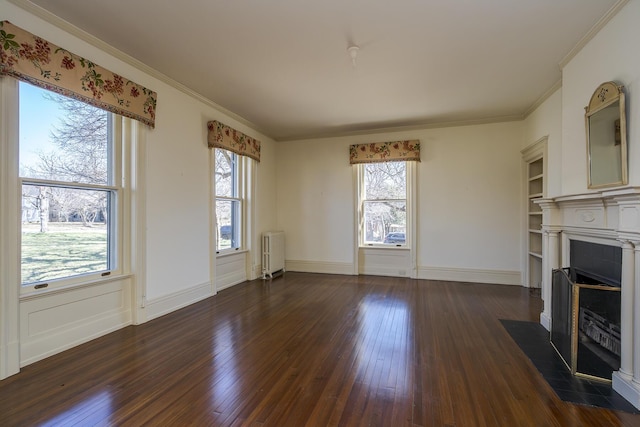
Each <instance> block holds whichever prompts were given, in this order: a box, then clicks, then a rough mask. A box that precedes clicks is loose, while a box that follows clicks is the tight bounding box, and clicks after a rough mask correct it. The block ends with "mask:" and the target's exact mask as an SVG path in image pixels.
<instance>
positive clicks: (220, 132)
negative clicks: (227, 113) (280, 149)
mask: <svg viewBox="0 0 640 427" xmlns="http://www.w3.org/2000/svg"><path fill="white" fill-rule="evenodd" d="M207 129H208V130H209V132H208V134H207V143H208V145H209V148H222V149H225V150H229V151H232V152H234V153H236V154H240V155H241V156H248V157H251V158H252V159H254V160H256V161H258V162H259V161H260V141H258V140H257V139H255V138H251V137H250V136H247V135H245V134H244V133H242V132H240V131H237V130H235V129H234V128H232V127H230V126H227V125H225V124H224V123H220V122H219V121H217V120H212V121H210V122H208V123H207Z"/></svg>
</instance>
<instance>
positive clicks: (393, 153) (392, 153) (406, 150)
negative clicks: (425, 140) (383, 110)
mask: <svg viewBox="0 0 640 427" xmlns="http://www.w3.org/2000/svg"><path fill="white" fill-rule="evenodd" d="M397 161H417V162H419V161H420V141H419V140H417V139H412V140H407V141H393V142H375V143H369V144H354V145H352V146H350V147H349V163H351V164H352V165H354V164H357V163H376V162H397Z"/></svg>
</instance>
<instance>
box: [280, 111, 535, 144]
mask: <svg viewBox="0 0 640 427" xmlns="http://www.w3.org/2000/svg"><path fill="white" fill-rule="evenodd" d="M520 120H524V115H522V114H512V115H508V116H496V117H488V118H485V119H474V120H456V121H450V122H428V123H427V122H424V123H415V124H411V125H406V126H387V127H378V128H363V129H357V130H344V131H340V130H337V131H334V132H331V131H330V132H318V133H312V134H304V135H294V136H286V137H281V138H277V139H275V140H276V141H277V142H291V141H304V140H310V139H324V138H339V137H345V136H359V135H371V134H377V133H389V132H405V131H416V130H424V129H440V128H448V127H462V126H475V125H486V124H493V123H505V122H517V121H520Z"/></svg>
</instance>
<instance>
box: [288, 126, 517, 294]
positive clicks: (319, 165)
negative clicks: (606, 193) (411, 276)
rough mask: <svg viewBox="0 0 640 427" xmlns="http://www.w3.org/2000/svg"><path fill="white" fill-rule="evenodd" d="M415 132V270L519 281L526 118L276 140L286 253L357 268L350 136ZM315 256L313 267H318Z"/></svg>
mask: <svg viewBox="0 0 640 427" xmlns="http://www.w3.org/2000/svg"><path fill="white" fill-rule="evenodd" d="M402 139H420V141H421V150H422V162H421V163H420V164H419V166H418V171H417V175H418V178H417V179H418V184H417V187H418V209H417V210H418V218H417V232H418V233H417V236H418V242H417V245H418V246H417V259H418V270H419V272H418V273H419V276H420V277H429V278H444V279H447V278H448V279H452V280H460V279H462V280H471V279H472V277H473V278H477V279H478V280H479V281H483V278H484V279H486V281H490V282H500V283H512V284H515V283H517V284H520V283H519V281H520V265H519V264H520V261H519V251H518V250H516V248H520V247H521V241H520V240H521V237H520V234H521V233H520V222H521V218H520V217H521V200H520V197H521V182H520V148H521V139H522V123H521V122H510V123H499V124H488V125H477V126H462V127H450V128H440V129H422V130H416V131H402V132H386V133H378V134H370V135H358V136H352V137H337V138H323V139H311V140H305V141H292V142H286V143H285V142H282V143H279V144H278V153H279V156H278V160H277V168H278V172H277V183H278V227H279V228H281V229H283V230H284V231H285V233H286V236H287V245H286V259H287V261H288V262H289V261H292V260H293V261H299V260H302V261H306V264H301V263H293V264H294V265H296V266H302V267H304V268H303V269H304V270H305V271H327V270H331V268H332V267H333V268H334V269H335V270H333V272H341V273H349V272H350V273H353V272H354V271H356V270H354V267H353V263H354V243H355V221H354V208H355V205H354V187H353V185H354V183H353V175H352V167H351V166H350V165H349V154H348V153H349V150H348V147H349V145H350V144H356V143H364V142H380V141H393V140H402ZM314 263H318V264H319V265H314Z"/></svg>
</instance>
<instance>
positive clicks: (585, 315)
mask: <svg viewBox="0 0 640 427" xmlns="http://www.w3.org/2000/svg"><path fill="white" fill-rule="evenodd" d="M535 203H536V204H538V205H540V207H541V209H542V217H543V219H542V299H543V301H544V307H543V312H542V313H541V315H540V323H541V324H542V325H543V326H544V327H545V328H547V330H549V331H552V329H555V328H556V327H558V328H560V330H556V331H552V333H553V334H555V336H556V338H562V333H563V332H562V331H563V329H562V325H563V323H564V324H565V326H564V327H565V329H564V334H565V335H566V336H567V337H569V338H567V340H566V341H565V342H562V341H561V340H560V341H558V343H557V344H556V347H557V348H558V350H559V352H562V351H563V350H564V353H565V354H569V355H568V356H565V360H567V362H568V365H569V366H572V362H573V360H572V354H571V351H570V350H568V351H567V345H568V346H569V348H570V346H571V344H572V340H573V339H574V338H573V337H576V338H575V340H576V342H577V344H575V346H576V347H577V348H578V349H582V348H583V347H586V348H588V349H589V351H590V352H591V353H595V354H598V355H599V359H600V362H602V361H603V360H604V362H603V363H604V365H601V366H605V365H607V367H606V370H607V371H608V372H611V371H613V372H612V374H611V376H610V378H611V380H612V387H613V389H614V390H615V391H617V392H618V393H620V394H621V395H622V396H623V397H624V398H625V399H627V400H628V401H629V402H630V403H631V404H633V405H634V406H635V407H636V408H638V409H640V187H624V188H613V189H606V190H602V191H592V192H589V193H583V194H571V195H563V196H559V197H554V198H544V199H539V200H536V202H535ZM590 244H595V246H591V245H590ZM582 246H586V247H587V252H590V251H591V255H589V254H587V256H586V257H578V258H577V259H576V252H578V253H579V252H580V250H581V247H582ZM582 249H584V248H582ZM612 266H615V268H613V269H608V267H612ZM561 267H567V268H568V269H566V270H563V269H561ZM560 272H563V273H560ZM562 274H566V276H564V278H563V277H562ZM557 276H560V278H558V277H557ZM554 277H555V279H556V280H555V281H556V283H561V282H563V281H564V286H563V288H564V293H565V300H564V301H565V308H564V310H565V311H564V314H563V313H562V312H560V313H558V312H556V309H559V308H561V307H562V304H559V303H556V304H559V305H556V307H555V308H554V309H553V310H552V302H553V301H552V300H553V299H554V298H555V296H554V292H553V287H554V285H553V282H554V280H553V279H554ZM559 286H560V285H559ZM616 288H619V291H618V289H616ZM576 295H577V298H576ZM575 300H577V301H578V303H577V304H576V305H575V306H574V304H573V302H574V301H575ZM567 304H568V305H567ZM580 306H582V308H581V307H580ZM574 307H575V310H574ZM618 307H619V308H618ZM574 313H575V314H574ZM612 313H619V314H612ZM563 316H564V317H563ZM574 319H575V320H574ZM571 328H575V329H577V331H578V332H576V333H575V334H574V335H572V332H573V330H574V329H571ZM563 346H564V347H563ZM576 354H577V356H576V358H577V362H576V367H575V370H576V372H580V371H584V370H586V371H587V372H592V371H590V368H589V367H587V368H585V367H584V366H583V364H582V363H581V362H580V361H581V360H582V361H584V362H585V363H587V362H586V361H587V360H588V359H589V356H585V355H584V354H582V353H578V352H577V351H576ZM602 356H604V357H602ZM618 366H619V368H617V367H618ZM594 376H598V377H601V374H597V375H594ZM607 378H608V376H607Z"/></svg>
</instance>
